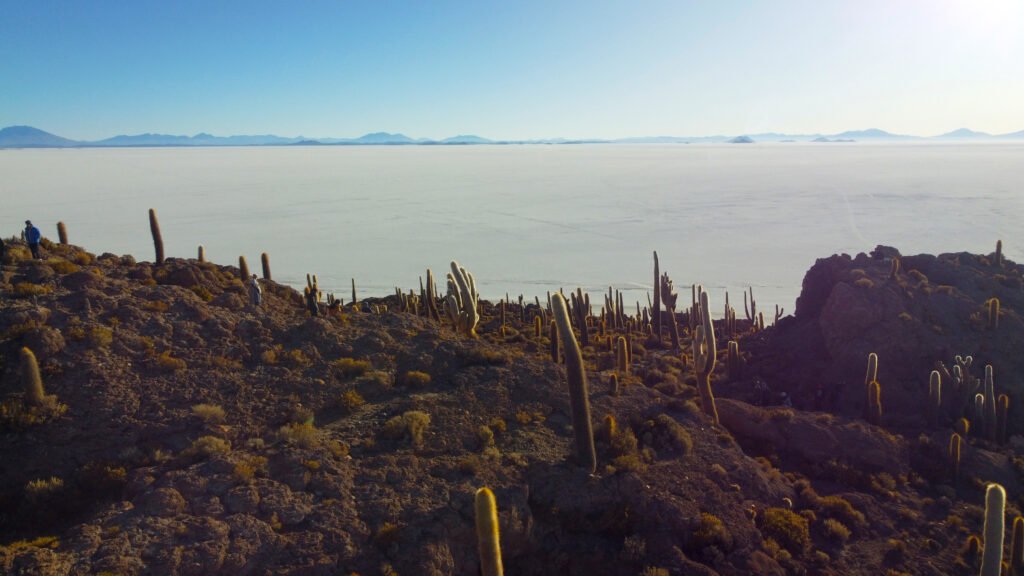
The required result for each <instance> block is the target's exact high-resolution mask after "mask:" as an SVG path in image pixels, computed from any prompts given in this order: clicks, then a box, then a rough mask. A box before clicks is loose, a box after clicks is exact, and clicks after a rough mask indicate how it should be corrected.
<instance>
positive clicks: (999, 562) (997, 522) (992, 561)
mask: <svg viewBox="0 0 1024 576" xmlns="http://www.w3.org/2000/svg"><path fill="white" fill-rule="evenodd" d="M1005 508H1006V490H1004V489H1003V487H1002V486H1000V485H999V484H995V483H992V484H989V485H988V488H986V489H985V528H984V530H983V532H982V534H983V535H984V538H985V541H984V551H983V552H982V556H981V576H999V574H1000V573H1001V572H1002V568H1003V540H1004V538H1005V533H1004V532H1005V529H1006V527H1005V518H1004V514H1005Z"/></svg>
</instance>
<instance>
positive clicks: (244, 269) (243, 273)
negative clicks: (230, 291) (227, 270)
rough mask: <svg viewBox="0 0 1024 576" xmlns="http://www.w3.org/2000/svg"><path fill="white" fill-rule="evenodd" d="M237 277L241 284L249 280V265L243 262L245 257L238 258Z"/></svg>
mask: <svg viewBox="0 0 1024 576" xmlns="http://www.w3.org/2000/svg"><path fill="white" fill-rule="evenodd" d="M238 277H239V278H241V279H242V282H246V281H248V280H249V263H248V262H246V261H245V256H239V257H238Z"/></svg>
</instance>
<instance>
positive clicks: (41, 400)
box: [21, 347, 46, 407]
mask: <svg viewBox="0 0 1024 576" xmlns="http://www.w3.org/2000/svg"><path fill="white" fill-rule="evenodd" d="M21 383H22V386H23V387H24V388H25V404H26V405H28V406H34V407H41V406H44V405H45V404H46V394H45V393H44V392H43V379H42V377H41V376H40V375H39V363H38V362H36V355H35V354H33V353H32V351H31V350H29V349H28V348H24V347H23V348H22V349H21Z"/></svg>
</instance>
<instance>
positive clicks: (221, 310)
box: [0, 243, 1024, 576]
mask: <svg viewBox="0 0 1024 576" xmlns="http://www.w3.org/2000/svg"><path fill="white" fill-rule="evenodd" d="M894 257H895V258H896V259H898V262H899V263H900V264H899V265H894V264H893V261H894ZM894 270H895V272H894ZM239 276H240V273H239V270H238V269H237V268H234V267H228V266H219V265H215V264H211V263H206V262H199V261H196V260H183V259H174V258H171V259H168V260H166V261H165V262H163V263H162V264H161V265H155V264H152V263H147V262H135V261H134V260H133V259H132V258H131V257H121V256H115V255H112V254H103V255H101V256H98V257H97V256H94V255H93V254H90V253H89V252H87V251H85V250H83V249H81V248H78V247H75V246H71V245H61V244H50V243H46V245H45V246H44V259H42V260H37V261H33V260H30V259H29V258H28V252H27V250H26V249H25V248H24V246H19V245H15V246H13V247H9V250H8V257H7V259H6V260H5V262H4V266H3V271H2V276H0V362H2V365H0V369H2V377H0V400H2V402H0V455H2V459H3V461H4V462H5V465H4V466H3V467H2V468H0V573H4V574H93V573H102V574H197V575H198V574H204V575H206V574H232V575H235V574H344V575H348V574H388V575H391V574H403V575H413V574H428V575H434V574H437V575H441V574H445V575H446V574H455V575H475V574H477V573H478V564H479V560H478V549H477V536H476V532H475V527H474V493H475V492H476V490H477V489H478V488H480V487H483V486H486V487H489V488H490V489H491V490H493V491H494V493H495V495H496V500H497V509H498V518H499V524H500V537H501V550H502V558H503V563H504V567H505V569H506V570H507V573H509V574H572V575H602V574H610V575H630V576H632V575H637V574H645V575H660V574H678V575H683V574H686V575H689V574H698V575H700V574H703V575H713V574H722V575H733V574H736V575H739V574H763V575H772V574H778V575H782V574H843V575H851V574H865V575H867V574H870V575H878V574H891V575H893V576H896V575H899V574H929V575H932V574H934V575H940V574H974V573H977V570H978V568H977V566H978V564H977V563H978V561H979V556H978V551H977V550H976V549H971V548H968V547H967V544H966V542H967V540H968V536H970V535H979V534H980V533H981V528H982V523H983V498H984V485H985V483H986V482H999V483H1000V484H1002V485H1003V486H1004V487H1005V488H1006V490H1007V492H1008V495H1009V499H1008V506H1007V511H1006V514H1007V518H1008V519H1012V518H1013V517H1014V516H1015V515H1016V514H1018V513H1019V512H1018V510H1019V507H1020V495H1021V491H1020V488H1021V484H1020V474H1021V471H1022V469H1024V460H1021V458H1020V453H1021V451H1022V450H1024V441H1022V440H1021V438H1020V437H1019V436H1016V434H1017V433H1019V432H1021V430H1020V429H1019V426H1020V424H1019V419H1015V420H1012V421H1010V422H1009V423H1008V424H1007V425H1006V426H1007V427H1008V428H1009V431H1008V432H1007V433H1006V434H1005V436H1004V435H1000V436H998V437H995V438H993V439H990V438H989V436H988V435H987V434H982V433H980V432H979V431H980V430H982V429H983V426H982V423H981V422H980V421H979V420H977V419H975V418H974V414H973V412H970V410H971V409H972V408H973V405H972V406H971V407H969V408H966V407H965V406H963V405H961V403H960V401H959V398H961V397H962V396H965V395H966V393H967V391H968V385H970V384H974V383H975V381H974V379H973V378H974V377H978V376H980V375H981V373H982V372H983V368H982V367H983V366H984V365H985V364H991V365H993V366H994V368H995V374H996V376H995V386H996V389H997V392H998V393H999V394H1003V393H1005V394H1008V395H1009V399H1010V408H1009V410H1010V414H1015V413H1018V412H1019V411H1022V410H1024V406H1021V404H1020V403H1021V399H1022V398H1024V394H1021V393H1020V390H1021V387H1022V386H1024V378H1021V377H1020V376H1019V374H1021V373H1022V372H1021V369H1022V368H1024V366H1020V364H1021V363H1022V362H1024V358H1022V357H1021V355H1020V353H1019V351H1020V346H1021V342H1022V341H1024V338H1022V336H1024V326H1022V323H1021V319H1020V317H1019V316H1018V312H1017V311H1018V310H1021V309H1022V308H1021V307H1022V305H1024V294H1022V289H1021V267H1020V266H1017V265H1015V264H1013V263H1010V262H995V261H994V259H993V258H991V257H982V256H978V255H970V254H956V255H942V256H939V257H932V256H915V257H902V258H899V257H898V253H897V252H895V251H894V250H887V249H884V248H881V247H880V248H879V249H878V250H876V251H875V253H873V254H872V255H870V256H869V255H863V254H862V255H858V256H857V257H856V258H851V257H849V256H833V257H831V258H827V259H823V260H820V261H818V262H817V263H816V264H815V265H814V267H813V268H812V269H811V270H810V271H809V272H808V274H807V278H806V279H805V282H804V289H803V293H802V295H801V297H800V301H799V303H798V305H797V310H796V313H795V316H793V317H785V318H781V319H779V320H778V322H777V323H776V324H775V325H774V326H772V325H771V324H772V322H771V320H770V319H769V321H768V324H769V325H768V326H765V327H764V328H762V329H758V327H757V324H758V323H757V322H756V318H757V314H756V311H755V313H754V314H753V315H752V316H753V318H754V320H755V321H753V322H752V321H748V320H744V319H740V320H738V321H736V322H735V324H733V323H728V325H727V323H726V322H723V321H716V322H715V330H716V332H717V333H718V336H719V338H718V341H717V348H718V349H719V353H718V360H719V361H718V363H717V367H716V368H715V370H714V371H713V372H712V373H711V383H712V386H713V389H714V391H715V394H716V396H717V397H718V399H717V409H718V414H719V419H720V423H719V424H716V423H714V421H713V420H712V419H711V418H710V417H709V416H708V415H706V414H705V412H704V411H703V410H702V408H701V400H700V398H699V395H698V392H697V389H696V386H695V384H696V382H697V377H696V376H695V374H694V358H693V349H692V348H691V341H692V334H691V331H690V317H689V316H690V312H688V311H687V312H684V313H677V314H675V315H674V316H673V318H674V319H675V321H676V322H677V326H678V328H679V332H680V340H681V344H680V348H679V349H678V350H673V349H672V345H671V339H670V338H669V336H668V334H669V330H666V331H665V333H664V335H663V336H662V338H660V339H659V338H656V337H655V336H654V335H652V334H651V333H650V326H651V323H650V322H646V321H645V318H647V312H648V311H644V314H643V315H641V317H639V318H630V317H628V316H625V314H623V315H622V316H621V317H618V318H617V320H618V321H612V317H611V316H610V315H604V314H602V312H601V309H600V307H599V306H592V307H591V309H590V312H591V315H590V316H588V317H587V318H586V320H585V323H586V324H588V325H590V328H589V329H588V343H587V344H586V345H584V346H583V359H584V365H585V368H586V374H587V377H588V380H589V399H590V403H591V411H592V413H591V421H592V423H593V426H594V430H595V438H596V451H597V461H598V466H597V470H596V472H595V473H594V474H590V473H589V471H588V470H586V469H585V468H584V467H581V466H580V463H579V462H578V461H577V460H576V458H574V457H573V454H574V452H575V448H574V446H575V444H574V431H573V426H572V423H573V409H572V408H571V407H570V399H569V392H568V388H567V384H566V382H567V371H566V366H565V365H563V364H560V363H555V362H553V361H552V354H551V351H550V349H551V332H550V327H549V320H550V317H551V315H550V311H549V310H547V306H546V305H543V306H536V305H534V304H527V305H521V304H520V303H519V302H512V303H508V304H507V305H501V304H497V303H488V302H482V303H481V304H480V309H481V311H482V318H481V320H480V322H479V324H478V325H477V327H476V332H477V333H478V334H479V336H478V337H477V338H473V337H471V336H469V335H465V334H462V333H460V332H458V331H456V330H455V329H454V327H453V325H452V323H451V322H449V321H448V320H447V318H444V317H443V313H442V314H441V316H442V319H437V318H430V314H429V312H428V310H429V307H428V306H427V305H426V304H427V303H426V302H424V301H422V300H419V301H417V299H416V298H415V296H413V297H407V296H402V297H398V296H394V297H390V298H387V299H380V300H371V301H366V302H358V303H352V302H348V303H346V304H344V305H342V306H336V307H327V306H324V305H322V304H321V305H320V306H318V307H317V314H316V315H315V316H314V315H311V311H310V309H309V308H308V307H307V306H306V303H305V302H304V297H303V295H302V294H301V293H298V292H296V291H295V290H293V289H291V288H289V287H286V286H282V285H279V284H277V283H275V282H273V281H271V280H262V281H261V283H262V286H263V292H264V300H263V303H262V305H261V306H260V307H254V306H252V305H251V304H250V302H249V298H248V295H247V292H246V288H245V286H244V285H243V284H242V282H241V280H240V279H239ZM993 297H997V298H999V300H1000V302H1001V308H1000V310H999V311H998V314H997V317H998V324H997V325H996V324H994V323H990V321H989V319H988V310H989V306H990V305H989V304H988V303H987V302H988V301H989V300H990V299H991V298H993ZM734 302H735V300H734ZM542 304H546V303H542ZM681 307H685V306H681ZM713 309H714V308H713ZM715 310H717V309H715ZM535 317H539V318H541V321H540V322H539V324H535V322H536V321H535V319H534V318H535ZM667 317H668V316H667V315H666V318H667ZM579 324H580V322H579V321H577V336H579V338H580V339H581V340H582V336H583V335H582V334H581V333H579V331H578V329H579ZM538 325H539V326H540V329H539V333H538V331H537V326H538ZM620 336H622V337H624V338H626V339H628V340H627V343H628V347H629V349H630V352H631V356H630V357H629V359H628V361H626V365H625V366H620V365H619V364H618V363H619V358H618V356H617V354H616V351H613V343H614V342H615V341H616V340H617V339H618V337H620ZM730 339H732V340H735V341H737V343H738V348H739V351H740V358H739V359H738V360H737V361H735V362H733V363H732V365H730V363H729V362H727V357H728V352H727V345H726V344H727V341H728V340H730ZM24 348H27V349H29V350H31V351H32V352H33V353H34V356H35V357H36V358H37V359H38V365H39V368H40V371H41V376H42V378H41V379H42V382H43V386H44V388H45V394H46V395H47V396H45V397H44V398H43V399H42V401H37V402H34V401H33V400H32V395H31V394H29V393H28V392H27V391H26V389H27V387H26V385H25V381H26V380H25V379H26V374H28V375H29V377H30V376H31V371H30V370H28V369H27V366H28V364H29V362H28V360H25V359H24V358H25V355H26V353H25V352H23V351H22V350H23V349H24ZM869 352H875V353H877V355H878V358H879V361H878V365H879V368H878V381H879V382H880V385H881V389H882V393H881V398H882V405H883V406H884V408H883V413H882V415H881V417H880V418H878V419H877V424H869V423H867V422H865V421H864V418H863V414H864V398H865V397H866V394H865V392H864V390H865V383H864V373H865V366H866V361H867V360H866V359H867V355H868V353H869ZM956 355H962V356H967V355H972V356H973V364H972V367H969V368H964V369H962V370H961V374H967V376H964V377H963V381H962V382H961V383H959V384H958V386H960V388H953V387H951V383H948V382H947V384H946V386H947V388H944V389H948V390H949V391H950V392H949V393H948V394H946V396H947V401H946V403H944V404H942V405H941V407H940V409H939V413H938V415H937V416H936V417H935V418H926V414H930V413H927V412H926V410H925V406H926V405H927V401H928V393H927V392H928V378H929V372H930V371H931V370H932V368H933V366H934V365H935V363H936V362H937V361H942V362H945V365H946V366H947V367H948V369H949V370H950V371H956V369H954V368H953V363H954V356H956ZM623 358H624V359H625V356H623ZM961 360H962V363H963V364H966V360H963V359H961ZM613 375H614V376H615V377H616V378H617V381H618V388H613V385H612V377H613ZM29 379H30V378H29ZM782 392H786V393H787V394H788V396H787V397H788V398H791V399H792V400H783V398H782V396H781V393H782ZM954 400H955V402H954ZM790 401H791V402H792V403H794V404H795V407H794V408H791V407H789V406H785V405H779V404H788V403H789V402H790ZM964 414H968V415H969V416H970V417H971V420H972V425H971V429H972V431H971V432H968V433H967V434H966V435H965V437H964V439H963V450H962V453H961V460H960V462H959V468H958V473H956V472H955V470H957V468H955V467H954V464H953V463H952V462H950V460H949V459H948V457H947V446H948V444H949V441H950V437H951V433H952V429H953V428H952V427H953V426H958V425H961V424H957V422H958V420H959V419H960V417H961V416H963V415H964ZM1003 421H1004V422H1007V420H1005V419H1004V420H1003ZM1008 525H1009V523H1008ZM1009 541H1010V538H1007V542H1008V544H1007V552H1006V554H1005V558H1007V561H1009V558H1010V552H1009Z"/></svg>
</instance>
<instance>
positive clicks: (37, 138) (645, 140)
mask: <svg viewBox="0 0 1024 576" xmlns="http://www.w3.org/2000/svg"><path fill="white" fill-rule="evenodd" d="M936 140H950V141H960V142H963V141H990V140H991V141H996V140H1024V130H1021V131H1020V132H1013V133H1010V134H987V133H985V132H975V131H974V130H970V129H968V128H960V129H959V130H954V131H952V132H948V133H946V134H941V135H939V136H931V137H922V136H908V135H903V134H892V133H890V132H886V131H885V130H879V129H877V128H869V129H867V130H850V131H847V132H841V133H839V134H781V133H777V132H767V133H761V134H740V135H734V136H725V135H717V136H691V137H683V136H646V137H636V138H617V139H583V140H568V139H565V138H548V139H538V140H489V139H487V138H483V137H480V136H475V135H471V134H468V135H466V134H464V135H460V136H452V137H451V138H444V139H442V140H433V139H430V138H419V139H414V138H410V137H408V136H406V135H405V134H392V133H389V132H373V133H371V134H366V135H364V136H360V137H358V138H306V137H303V136H296V137H294V138H288V137H284V136H275V135H273V134H263V135H254V136H214V135H212V134H206V133H200V134H196V135H195V136H177V135H171V134H148V133H147V134H136V135H133V136H127V135H121V136H114V137H112V138H106V139H104V140H94V141H84V140H70V139H68V138H63V137H61V136H57V135H55V134H51V133H49V132H44V131H43V130H40V129H38V128H33V127H31V126H8V127H7V128H4V129H2V130H0V148H90V147H92V148H96V147H111V148H114V147H135V146H368V145H386V146H394V145H414V146H415V145H439V146H450V145H476V144H690V143H693V144H702V143H713V142H729V143H744V144H746V143H752V142H854V141H871V142H875V141H893V142H895V141H936Z"/></svg>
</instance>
